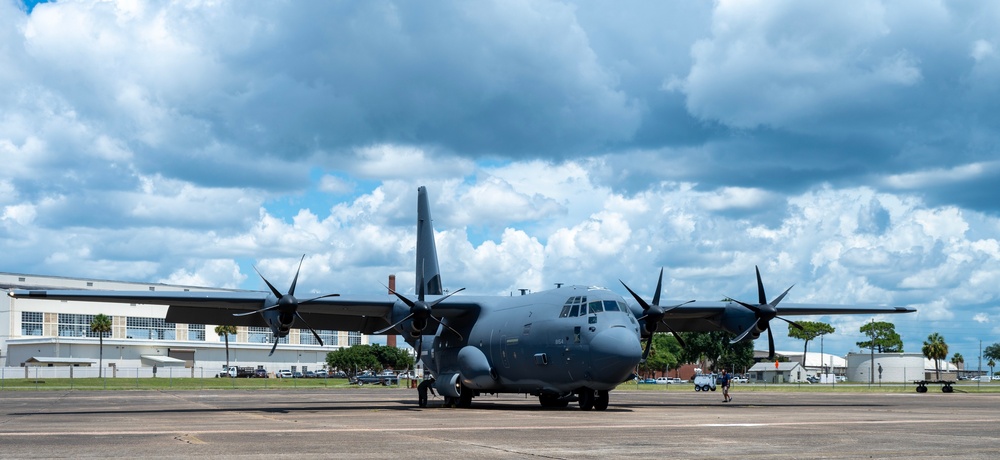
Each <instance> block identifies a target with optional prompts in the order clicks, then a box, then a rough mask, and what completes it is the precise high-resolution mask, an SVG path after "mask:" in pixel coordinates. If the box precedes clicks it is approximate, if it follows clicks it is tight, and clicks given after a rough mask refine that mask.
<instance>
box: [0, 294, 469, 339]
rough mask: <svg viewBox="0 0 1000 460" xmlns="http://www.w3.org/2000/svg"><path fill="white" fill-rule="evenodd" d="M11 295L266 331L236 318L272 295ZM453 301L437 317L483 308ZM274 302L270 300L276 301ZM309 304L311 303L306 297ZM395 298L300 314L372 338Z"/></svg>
mask: <svg viewBox="0 0 1000 460" xmlns="http://www.w3.org/2000/svg"><path fill="white" fill-rule="evenodd" d="M8 295H9V296H11V297H13V298H17V299H45V300H67V301H78V302H107V303H126V304H137V305H166V306H168V309H167V316H166V321H167V322H171V323H186V324H226V325H233V326H257V327H266V326H267V324H266V323H265V322H264V320H263V318H262V317H261V316H260V315H247V316H233V314H235V313H246V312H248V311H255V310H259V309H261V308H264V307H266V306H268V305H266V303H267V302H268V297H269V295H268V293H267V292H263V291H227V292H215V291H211V292H207V291H206V292H191V291H148V292H147V291H100V290H62V289H57V290H23V289H15V290H11V291H9V292H8ZM453 299H454V300H452V299H449V300H450V301H448V302H446V303H442V304H439V305H438V306H436V307H435V308H434V315H435V316H437V317H442V318H448V317H456V316H461V315H463V314H465V313H468V312H469V311H470V309H477V310H478V304H473V303H469V302H462V301H461V300H459V299H461V298H453ZM273 300H274V298H273V297H271V301H273ZM302 300H306V299H302ZM396 301H397V300H396V298H395V297H394V296H389V295H385V296H366V297H362V296H342V297H328V298H324V299H318V300H314V301H311V302H309V303H304V304H300V305H299V308H298V311H299V313H301V314H302V315H303V317H304V318H306V320H307V321H308V322H309V324H310V325H312V326H313V327H314V328H316V329H325V330H334V331H358V332H361V333H364V334H373V333H374V332H375V331H378V330H380V329H382V328H385V327H386V326H388V325H389V324H390V323H389V321H388V318H389V317H390V315H391V313H392V309H393V305H394V304H395V303H396Z"/></svg>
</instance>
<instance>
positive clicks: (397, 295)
mask: <svg viewBox="0 0 1000 460" xmlns="http://www.w3.org/2000/svg"><path fill="white" fill-rule="evenodd" d="M380 284H381V283H380ZM382 286H384V287H385V288H386V289H388V290H389V293H390V294H392V295H394V296H396V297H397V298H399V300H400V301H401V302H403V303H405V304H406V306H407V307H410V308H413V307H415V306H416V305H417V304H416V302H414V301H412V300H410V299H407V298H406V296H404V295H402V294H400V293H398V292H396V291H395V290H392V289H389V286H386V285H384V284H383V285H382Z"/></svg>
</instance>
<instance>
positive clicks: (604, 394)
mask: <svg viewBox="0 0 1000 460" xmlns="http://www.w3.org/2000/svg"><path fill="white" fill-rule="evenodd" d="M609 401H610V397H609V396H608V390H599V391H598V392H597V398H596V399H594V409H595V410H607V409H608V402H609Z"/></svg>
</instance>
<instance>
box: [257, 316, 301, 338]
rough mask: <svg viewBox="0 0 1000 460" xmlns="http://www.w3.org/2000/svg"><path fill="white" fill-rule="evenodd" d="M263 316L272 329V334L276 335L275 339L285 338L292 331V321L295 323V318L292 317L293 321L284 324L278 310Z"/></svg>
mask: <svg viewBox="0 0 1000 460" xmlns="http://www.w3.org/2000/svg"><path fill="white" fill-rule="evenodd" d="M261 316H263V317H264V322H266V323H267V326H268V327H269V328H271V334H274V336H275V337H278V338H281V337H285V336H287V335H288V332H289V331H290V330H291V329H292V321H294V317H292V321H289V322H288V323H284V322H282V318H281V316H282V315H281V314H280V313H279V312H278V311H276V310H270V311H265V312H261Z"/></svg>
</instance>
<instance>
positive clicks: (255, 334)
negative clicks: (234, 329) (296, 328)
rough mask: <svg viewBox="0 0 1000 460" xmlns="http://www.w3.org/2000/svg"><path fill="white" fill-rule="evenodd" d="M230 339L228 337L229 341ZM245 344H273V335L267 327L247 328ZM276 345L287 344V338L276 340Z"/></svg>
mask: <svg viewBox="0 0 1000 460" xmlns="http://www.w3.org/2000/svg"><path fill="white" fill-rule="evenodd" d="M231 340H232V338H231V337H230V341H231ZM247 342H250V343H274V334H272V333H271V328H269V327H258V326H251V327H248V328H247ZM278 343H288V336H287V335H286V336H284V337H282V338H280V339H278Z"/></svg>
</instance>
